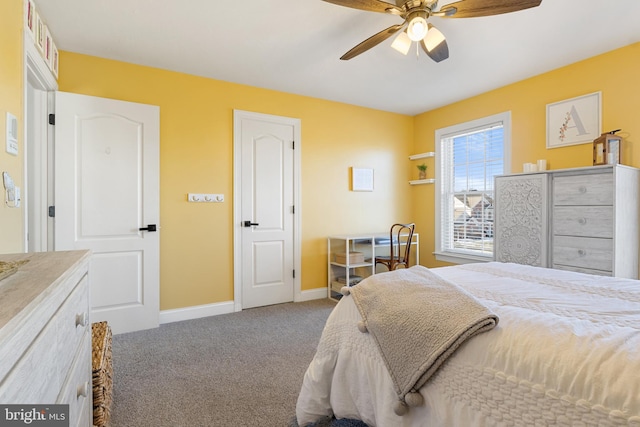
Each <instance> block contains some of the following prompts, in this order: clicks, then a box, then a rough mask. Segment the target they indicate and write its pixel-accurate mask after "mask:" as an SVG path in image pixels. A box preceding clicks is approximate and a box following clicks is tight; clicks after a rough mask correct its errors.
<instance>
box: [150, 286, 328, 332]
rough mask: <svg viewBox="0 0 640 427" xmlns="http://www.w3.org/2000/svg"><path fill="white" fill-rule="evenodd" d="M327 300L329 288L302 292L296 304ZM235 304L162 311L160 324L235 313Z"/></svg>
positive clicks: (220, 303)
mask: <svg viewBox="0 0 640 427" xmlns="http://www.w3.org/2000/svg"><path fill="white" fill-rule="evenodd" d="M323 298H327V288H317V289H311V290H308V291H302V292H300V294H299V297H298V298H297V299H296V301H295V302H305V301H312V300H316V299H323ZM234 307H235V305H234V302H233V301H226V302H218V303H215V304H205V305H195V306H193V307H184V308H176V309H172V310H162V311H161V312H160V324H161V325H164V324H165V323H173V322H181V321H183V320H192V319H199V318H201V317H209V316H217V315H219V314H229V313H233V312H235V310H234Z"/></svg>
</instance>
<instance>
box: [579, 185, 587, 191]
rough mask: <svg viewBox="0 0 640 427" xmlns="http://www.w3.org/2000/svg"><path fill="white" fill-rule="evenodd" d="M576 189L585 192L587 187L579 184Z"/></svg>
mask: <svg viewBox="0 0 640 427" xmlns="http://www.w3.org/2000/svg"><path fill="white" fill-rule="evenodd" d="M578 191H579V192H581V193H586V192H587V187H585V186H584V185H581V186H580V187H579V188H578Z"/></svg>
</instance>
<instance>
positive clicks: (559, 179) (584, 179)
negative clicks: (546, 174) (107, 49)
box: [553, 173, 614, 206]
mask: <svg viewBox="0 0 640 427" xmlns="http://www.w3.org/2000/svg"><path fill="white" fill-rule="evenodd" d="M613 194H614V191H613V173H597V174H589V175H571V176H554V178H553V204H554V205H556V206H558V205H572V206H576V205H577V206H586V205H600V206H602V205H605V206H606V205H613Z"/></svg>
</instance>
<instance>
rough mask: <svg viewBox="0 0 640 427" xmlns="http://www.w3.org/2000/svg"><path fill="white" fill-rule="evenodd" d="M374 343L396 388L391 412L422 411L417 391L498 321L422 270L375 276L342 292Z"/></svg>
mask: <svg viewBox="0 0 640 427" xmlns="http://www.w3.org/2000/svg"><path fill="white" fill-rule="evenodd" d="M343 291H344V292H343V293H346V294H349V293H350V294H351V295H352V297H353V299H354V302H355V304H356V306H357V307H358V310H359V311H360V314H361V316H362V319H363V321H362V322H360V324H359V325H358V328H359V329H360V330H361V331H362V332H368V333H370V334H371V336H372V337H373V339H374V340H375V342H376V344H377V346H378V348H379V349H380V352H381V354H382V358H383V360H384V363H385V364H386V366H387V369H388V370H389V374H390V375H391V378H392V380H393V383H394V385H395V387H396V393H397V395H398V399H399V400H398V402H397V404H396V406H395V408H394V409H395V412H396V413H397V414H398V415H404V414H405V413H406V412H407V411H408V409H409V406H419V405H422V404H423V402H424V400H423V398H422V395H420V394H419V392H418V390H419V389H420V388H421V387H422V386H423V385H424V384H425V383H426V382H427V381H428V380H429V378H430V377H431V376H432V375H433V374H434V373H435V372H436V370H437V369H438V368H439V367H440V366H441V365H442V364H443V363H444V362H445V361H446V360H447V358H448V357H449V356H451V355H452V354H453V353H454V352H455V350H456V349H457V348H458V347H460V346H461V345H462V344H463V343H464V342H465V341H466V340H468V339H469V338H471V337H473V336H475V335H477V334H479V333H481V332H485V331H489V330H491V329H493V328H494V327H495V326H496V325H497V324H498V316H496V315H495V314H493V313H492V312H491V311H490V310H489V309H488V308H487V307H485V306H483V305H482V304H481V303H480V302H479V301H478V300H476V298H474V297H473V296H472V295H470V294H469V293H467V292H466V291H465V290H463V289H462V288H460V287H459V286H457V285H455V284H454V283H451V282H449V281H447V280H444V279H443V278H441V277H440V276H438V275H437V274H435V273H433V272H431V271H430V270H429V269H428V268H426V267H422V266H414V267H411V268H409V269H403V270H396V271H392V272H389V273H382V274H375V275H373V276H370V277H368V278H366V279H365V280H363V281H362V282H360V283H359V284H358V285H356V286H353V287H350V288H346V289H345V288H343Z"/></svg>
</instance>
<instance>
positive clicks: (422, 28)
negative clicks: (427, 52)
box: [407, 16, 429, 42]
mask: <svg viewBox="0 0 640 427" xmlns="http://www.w3.org/2000/svg"><path fill="white" fill-rule="evenodd" d="M428 29H429V27H428V26H427V20H426V19H424V18H423V17H422V16H415V17H413V18H412V19H411V21H410V22H409V26H408V27H407V34H408V35H409V38H410V39H411V40H413V41H414V42H417V41H420V40H422V39H424V38H425V36H426V35H427V30H428Z"/></svg>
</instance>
